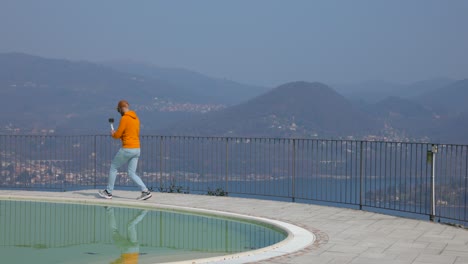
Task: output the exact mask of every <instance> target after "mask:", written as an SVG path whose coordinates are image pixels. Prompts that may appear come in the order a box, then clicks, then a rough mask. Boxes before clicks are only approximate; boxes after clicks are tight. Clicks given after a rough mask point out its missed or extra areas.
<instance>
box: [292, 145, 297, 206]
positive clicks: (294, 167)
mask: <svg viewBox="0 0 468 264" xmlns="http://www.w3.org/2000/svg"><path fill="white" fill-rule="evenodd" d="M292 149H293V150H292V152H293V153H292V202H293V203H294V202H295V201H296V139H293V140H292Z"/></svg>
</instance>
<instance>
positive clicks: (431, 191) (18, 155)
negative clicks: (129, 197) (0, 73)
mask: <svg viewBox="0 0 468 264" xmlns="http://www.w3.org/2000/svg"><path fill="white" fill-rule="evenodd" d="M119 148H120V142H119V141H117V140H113V139H112V138H111V137H110V136H107V135H89V136H38V135H0V165H1V166H0V187H2V188H22V189H25V188H26V189H53V190H70V189H75V188H83V187H91V188H102V187H103V186H105V185H106V183H107V178H108V173H109V167H110V162H111V161H112V158H113V155H114V154H115V153H116V152H117V150H118V149H119ZM141 151H142V152H141V157H140V160H139V165H138V170H137V173H138V174H139V175H140V176H141V177H142V179H143V181H144V182H145V183H146V184H147V186H151V187H152V189H153V190H155V191H164V192H185V193H187V192H190V193H205V194H206V193H210V194H217V195H225V194H229V195H238V196H258V197H264V198H271V199H281V198H282V199H289V200H291V201H301V202H314V201H315V202H324V203H333V204H342V205H345V206H351V207H353V206H355V207H358V208H359V209H368V210H372V208H373V209H376V210H385V211H394V212H403V213H410V214H416V215H421V216H429V217H430V218H431V219H434V218H439V219H442V220H443V221H452V222H457V223H458V222H461V223H462V224H466V222H467V221H468V213H467V198H468V193H467V187H468V154H467V153H468V146H466V145H453V144H447V145H444V144H430V143H410V142H380V141H358V140H320V139H289V138H240V137H239V138H237V137H195V136H142V137H141ZM119 175H120V177H118V178H117V182H116V186H118V187H130V186H134V184H133V182H132V181H131V180H130V179H129V178H128V177H126V169H125V168H121V170H120V172H119Z"/></svg>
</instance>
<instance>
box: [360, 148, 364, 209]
mask: <svg viewBox="0 0 468 264" xmlns="http://www.w3.org/2000/svg"><path fill="white" fill-rule="evenodd" d="M359 144H360V156H359V160H360V165H359V166H360V167H359V179H360V184H359V210H362V198H363V197H362V195H363V190H362V189H363V188H362V187H363V185H364V179H363V170H364V168H363V149H362V147H363V142H362V141H360V143H359Z"/></svg>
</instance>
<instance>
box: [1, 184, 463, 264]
mask: <svg viewBox="0 0 468 264" xmlns="http://www.w3.org/2000/svg"><path fill="white" fill-rule="evenodd" d="M96 192H97V190H85V191H76V192H33V191H9V190H8V191H5V190H3V191H0V198H8V197H12V196H28V197H31V196H33V197H34V196H36V197H37V196H40V197H59V198H64V199H70V198H73V199H75V198H76V199H78V200H82V201H87V200H91V202H92V201H94V199H98V198H94V197H95V194H96ZM153 194H154V195H153V197H152V198H151V199H149V200H147V201H144V203H145V205H151V204H153V205H158V204H159V205H170V206H183V207H191V208H200V209H209V210H217V211H227V212H232V213H238V214H243V215H249V216H256V217H264V218H270V219H275V220H279V221H283V222H287V223H291V224H294V225H297V226H300V227H302V228H305V229H307V230H309V231H311V232H312V233H314V234H315V236H316V240H315V242H314V243H313V244H312V245H310V246H308V247H307V248H305V249H303V250H301V251H299V252H296V253H293V254H289V255H284V256H280V257H276V258H273V259H269V260H266V261H262V262H260V263H272V264H273V263H274V264H277V263H298V264H302V263H304V264H305V263H307V264H311V263H320V264H325V263H360V264H366V263H372V264H374V263H377V264H386V263H391V264H398V263H408V264H409V263H411V264H422V263H444V264H447V263H456V264H461V263H468V231H467V230H465V229H462V228H457V227H452V226H448V225H443V224H438V223H431V222H426V221H420V220H413V219H405V218H399V217H393V216H387V215H382V214H377V213H370V212H364V211H358V210H352V209H343V208H334V207H326V206H317V205H309V204H300V203H288V202H276V201H267V200H255V199H244V198H230V197H212V196H203V195H190V194H168V193H153ZM137 195H138V192H137V191H135V192H129V191H119V190H116V191H115V192H114V199H113V200H104V199H101V200H99V202H100V203H118V202H119V200H120V201H125V202H129V201H134V202H135V205H138V204H141V203H142V202H137V201H136V200H134V197H136V196H137Z"/></svg>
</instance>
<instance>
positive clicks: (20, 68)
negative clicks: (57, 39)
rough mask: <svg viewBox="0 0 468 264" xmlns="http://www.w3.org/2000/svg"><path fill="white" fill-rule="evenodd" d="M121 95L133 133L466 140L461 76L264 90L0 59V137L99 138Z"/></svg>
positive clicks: (147, 70)
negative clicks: (136, 127) (136, 121)
mask: <svg viewBox="0 0 468 264" xmlns="http://www.w3.org/2000/svg"><path fill="white" fill-rule="evenodd" d="M392 87H393V88H392ZM366 91H368V93H367V94H366ZM359 93H361V94H362V95H363V97H358V95H359ZM375 94H378V96H374V95H375ZM365 95H367V96H369V97H372V98H373V99H372V100H369V98H365ZM123 98H125V99H127V100H128V101H130V102H131V106H133V107H135V108H136V110H137V112H138V114H139V115H140V117H141V119H142V133H153V134H154V133H163V134H179V135H181V134H184V135H223V136H263V137H307V138H309V137H313V138H368V139H381V140H394V141H408V140H411V141H439V142H449V143H468V137H466V136H465V135H467V133H468V122H466V121H468V104H466V103H465V102H466V101H467V100H468V79H465V80H458V81H455V80H450V79H447V78H438V79H432V80H425V81H420V82H416V83H413V84H410V85H396V86H395V85H392V84H391V83H386V84H385V85H383V84H382V85H380V84H379V82H378V81H374V82H367V83H365V85H359V84H357V85H354V86H353V87H351V86H348V88H346V87H344V86H339V87H338V88H337V89H336V90H335V89H334V88H333V87H331V86H328V85H326V84H323V83H320V82H303V81H297V82H291V83H287V84H284V85H280V86H278V87H275V88H269V87H258V86H253V85H245V84H240V83H237V82H234V81H230V80H224V79H217V78H211V77H208V76H205V75H203V74H200V73H196V72H193V71H189V70H184V69H169V68H162V67H158V66H155V65H150V64H145V63H137V62H128V61H127V62H126V61H114V62H101V63H98V62H85V61H70V60H61V59H48V58H42V57H38V56H32V55H28V54H21V53H7V54H0V103H1V104H2V106H4V109H7V110H6V111H3V112H1V113H0V127H1V128H2V130H1V131H2V133H10V132H11V131H12V128H17V130H16V131H17V132H16V133H18V129H19V130H20V131H21V133H31V132H34V131H36V132H37V131H38V130H42V129H46V130H51V129H53V130H55V133H63V134H70V133H87V134H90V133H101V132H106V133H107V130H108V124H107V118H108V117H117V113H116V112H115V104H116V102H117V101H118V100H120V99H123ZM162 104H163V105H164V107H161V105H162ZM164 109H166V110H164ZM167 109H169V110H167ZM187 109H188V110H187ZM190 109H202V110H201V111H198V110H197V111H195V110H194V111H192V110H190Z"/></svg>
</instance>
